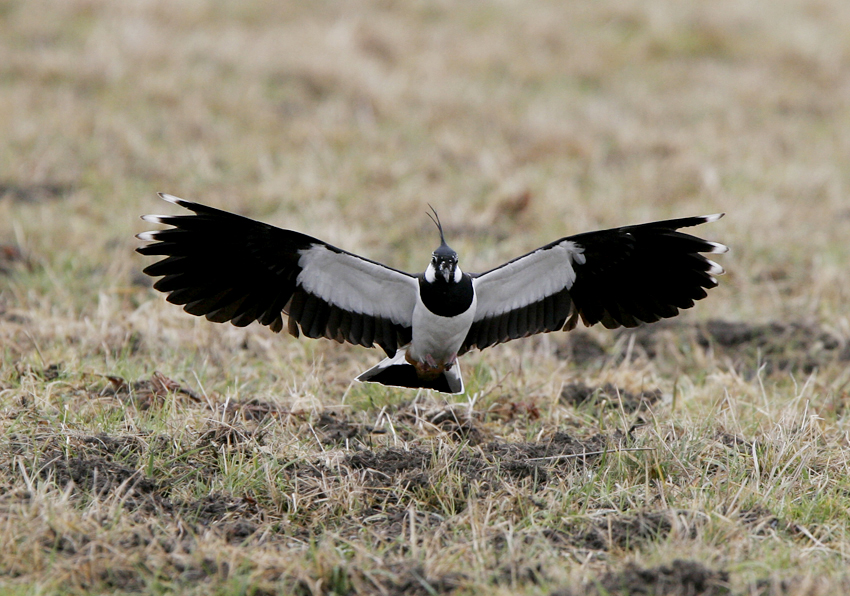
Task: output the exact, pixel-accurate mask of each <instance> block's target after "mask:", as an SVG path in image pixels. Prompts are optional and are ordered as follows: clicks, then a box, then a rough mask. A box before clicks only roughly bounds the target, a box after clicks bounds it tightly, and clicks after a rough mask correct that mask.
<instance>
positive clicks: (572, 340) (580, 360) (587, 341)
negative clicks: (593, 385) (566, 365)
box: [555, 330, 608, 366]
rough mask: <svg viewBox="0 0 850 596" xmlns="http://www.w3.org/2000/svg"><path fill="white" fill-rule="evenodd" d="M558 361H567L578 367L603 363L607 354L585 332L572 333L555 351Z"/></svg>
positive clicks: (600, 345)
mask: <svg viewBox="0 0 850 596" xmlns="http://www.w3.org/2000/svg"><path fill="white" fill-rule="evenodd" d="M555 356H556V357H557V358H558V359H560V360H569V361H571V362H574V363H576V364H577V365H579V366H587V365H592V364H595V363H599V362H604V361H605V360H606V359H607V358H608V353H607V351H606V350H605V348H604V347H603V346H602V344H600V343H599V342H598V341H596V340H595V339H593V336H591V335H590V334H589V333H587V332H586V331H578V330H577V331H573V332H571V333H569V334H567V336H566V339H565V340H564V341H563V343H561V344H560V345H559V346H558V347H557V349H556V350H555Z"/></svg>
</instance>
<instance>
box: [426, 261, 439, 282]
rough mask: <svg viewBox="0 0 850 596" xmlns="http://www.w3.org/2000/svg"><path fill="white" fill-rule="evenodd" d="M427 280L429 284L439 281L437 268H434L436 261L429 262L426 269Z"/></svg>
mask: <svg viewBox="0 0 850 596" xmlns="http://www.w3.org/2000/svg"><path fill="white" fill-rule="evenodd" d="M425 281H427V282H428V283H429V284H432V283H434V282H435V281H437V270H436V269H434V263H433V262H431V263H428V268H427V269H426V270H425Z"/></svg>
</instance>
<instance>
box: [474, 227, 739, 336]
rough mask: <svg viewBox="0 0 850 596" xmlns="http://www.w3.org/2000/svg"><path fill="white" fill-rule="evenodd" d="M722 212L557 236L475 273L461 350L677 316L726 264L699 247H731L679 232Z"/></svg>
mask: <svg viewBox="0 0 850 596" xmlns="http://www.w3.org/2000/svg"><path fill="white" fill-rule="evenodd" d="M722 216H723V214H718V215H707V216H703V217H688V218H683V219H671V220H666V221H657V222H653V223H648V224H641V225H637V226H627V227H624V228H613V229H610V230H602V231H599V232H588V233H585V234H577V235H575V236H569V237H567V238H562V239H560V240H557V241H555V242H553V243H551V244H547V245H546V246H544V247H542V248H539V249H537V250H535V251H534V252H531V253H528V254H527V255H524V256H522V257H519V258H517V259H514V260H513V261H510V262H508V263H506V264H504V265H502V266H501V267H497V268H496V269H492V270H491V271H488V272H486V273H482V274H481V275H478V276H476V277H474V278H473V280H472V283H473V285H474V286H475V293H476V296H477V299H478V306H477V310H476V315H475V320H474V321H473V323H472V327H471V328H470V330H469V333H468V334H467V336H466V340H465V341H464V343H463V345H462V346H461V348H460V353H464V352H466V351H468V350H471V349H472V348H476V347H477V348H479V349H484V348H486V347H488V346H492V345H494V344H498V343H502V342H506V341H509V340H511V339H517V338H519V337H526V336H528V335H533V334H535V333H543V332H548V331H557V330H559V329H566V330H570V329H572V328H574V327H575V326H576V323H577V322H578V319H579V317H580V318H581V320H582V322H584V324H585V325H587V326H588V327H589V326H591V325H594V324H596V323H600V322H601V323H602V324H603V325H604V326H605V327H607V328H609V329H614V328H616V327H620V326H623V327H636V326H637V325H639V324H640V323H641V322H644V323H652V322H654V321H657V320H659V319H661V318H668V317H674V316H676V315H677V314H678V313H679V309H684V308H690V307H692V306H693V305H694V301H695V300H700V299H702V298H705V297H706V291H705V290H706V289H710V288H714V287H716V286H717V280H716V279H715V278H714V276H715V275H720V274H722V273H723V268H722V267H720V265H718V264H717V263H714V262H713V261H710V260H708V259H707V258H705V257H704V256H703V255H701V254H700V253H724V252H726V251H727V250H729V249H728V248H727V247H726V246H724V245H722V244H718V243H716V242H708V241H706V240H703V239H701V238H697V237H696V236H691V235H689V234H685V233H682V232H678V231H677V230H678V229H679V228H686V227H690V226H696V225H699V224H702V223H707V222H712V221H716V220H718V219H720V218H721V217H722Z"/></svg>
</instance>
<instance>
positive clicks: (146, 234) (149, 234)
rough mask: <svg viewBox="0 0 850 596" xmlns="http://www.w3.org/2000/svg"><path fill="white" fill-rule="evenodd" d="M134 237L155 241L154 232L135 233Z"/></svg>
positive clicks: (145, 240)
mask: <svg viewBox="0 0 850 596" xmlns="http://www.w3.org/2000/svg"><path fill="white" fill-rule="evenodd" d="M136 238H138V239H139V240H142V241H144V242H156V241H157V237H156V232H142V233H141V234H136Z"/></svg>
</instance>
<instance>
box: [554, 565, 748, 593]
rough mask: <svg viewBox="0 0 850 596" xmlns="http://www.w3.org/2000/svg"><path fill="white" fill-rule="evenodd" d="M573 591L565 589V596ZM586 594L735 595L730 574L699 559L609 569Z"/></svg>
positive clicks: (589, 584)
mask: <svg viewBox="0 0 850 596" xmlns="http://www.w3.org/2000/svg"><path fill="white" fill-rule="evenodd" d="M569 593H570V592H563V593H561V594H563V595H564V596H566V595H567V594H569ZM584 593H585V594H599V595H602V594H605V595H609V596H620V595H626V594H628V595H629V596H633V595H646V596H725V595H727V594H731V589H730V588H729V573H728V572H726V571H714V570H712V569H709V568H708V567H706V566H704V565H703V564H701V563H698V562H696V561H683V560H681V559H676V560H674V561H673V562H672V563H671V564H669V565H661V566H659V567H651V568H643V567H639V566H637V565H635V564H629V565H627V566H626V567H625V568H624V569H623V570H622V571H609V572H607V573H605V574H604V575H603V576H602V577H600V578H599V579H598V580H597V581H595V582H590V583H588V584H587V585H586V586H585V591H584Z"/></svg>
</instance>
